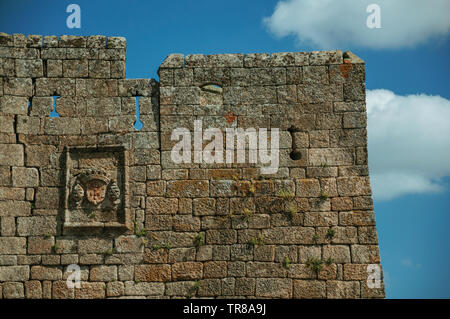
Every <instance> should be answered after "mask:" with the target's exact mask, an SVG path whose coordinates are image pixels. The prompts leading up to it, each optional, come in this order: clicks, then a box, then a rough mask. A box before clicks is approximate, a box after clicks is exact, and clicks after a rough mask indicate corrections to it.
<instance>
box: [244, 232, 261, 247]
mask: <svg viewBox="0 0 450 319" xmlns="http://www.w3.org/2000/svg"><path fill="white" fill-rule="evenodd" d="M247 244H248V245H249V246H250V247H254V246H256V245H260V246H262V245H264V236H263V234H262V233H260V234H259V235H258V237H251V238H250V239H249V240H248V242H247Z"/></svg>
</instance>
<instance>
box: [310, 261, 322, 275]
mask: <svg viewBox="0 0 450 319" xmlns="http://www.w3.org/2000/svg"><path fill="white" fill-rule="evenodd" d="M306 266H307V267H308V268H309V269H311V270H312V271H314V272H315V273H316V275H317V274H318V273H319V271H320V270H321V269H322V267H323V261H322V260H321V259H318V258H314V257H310V258H308V260H307V261H306Z"/></svg>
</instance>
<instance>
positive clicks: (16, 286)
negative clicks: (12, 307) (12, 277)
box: [2, 282, 25, 299]
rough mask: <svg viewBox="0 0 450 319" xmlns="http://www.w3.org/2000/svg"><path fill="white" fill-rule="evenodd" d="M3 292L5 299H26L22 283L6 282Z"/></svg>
mask: <svg viewBox="0 0 450 319" xmlns="http://www.w3.org/2000/svg"><path fill="white" fill-rule="evenodd" d="M2 290H3V297H4V298H5V299H21V298H24V297H25V293H24V288H23V283H20V282H5V283H4V284H3V289H2Z"/></svg>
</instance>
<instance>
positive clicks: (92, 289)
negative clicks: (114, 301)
mask: <svg viewBox="0 0 450 319" xmlns="http://www.w3.org/2000/svg"><path fill="white" fill-rule="evenodd" d="M105 295H106V285H105V283H103V282H81V288H79V289H75V299H103V298H105Z"/></svg>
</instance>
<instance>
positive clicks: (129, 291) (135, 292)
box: [125, 281, 165, 296]
mask: <svg viewBox="0 0 450 319" xmlns="http://www.w3.org/2000/svg"><path fill="white" fill-rule="evenodd" d="M164 289H165V287H164V283H156V282H140V283H135V282H133V281H126V282H125V295H128V296H162V295H163V294H164Z"/></svg>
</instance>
